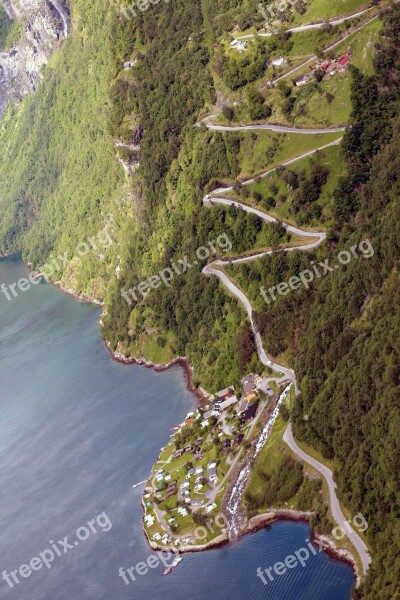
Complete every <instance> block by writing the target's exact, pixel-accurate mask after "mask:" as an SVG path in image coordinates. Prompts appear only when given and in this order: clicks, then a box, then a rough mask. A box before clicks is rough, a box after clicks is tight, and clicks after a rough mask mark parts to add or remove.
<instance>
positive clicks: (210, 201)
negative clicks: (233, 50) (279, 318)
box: [203, 131, 342, 395]
mask: <svg viewBox="0 0 400 600" xmlns="http://www.w3.org/2000/svg"><path fill="white" fill-rule="evenodd" d="M324 133H326V131H324ZM341 139H342V138H339V139H337V140H334V141H333V142H330V143H329V144H326V145H325V146H321V147H319V148H315V149H313V150H310V151H308V152H304V153H303V154H301V155H300V156H297V157H295V158H292V159H290V160H287V161H285V162H284V163H282V164H283V165H285V166H287V165H289V164H293V163H294V162H297V161H299V160H301V159H302V158H305V157H307V156H310V155H312V154H315V153H316V152H318V151H321V150H323V149H325V148H328V147H330V146H335V145H338V144H340V141H341ZM277 168H278V167H274V168H272V169H269V170H268V171H266V172H265V173H263V174H262V175H260V177H266V176H267V175H268V174H270V173H272V172H273V171H275V170H276V169H277ZM254 181H255V179H249V180H247V181H245V182H244V183H243V185H249V184H251V183H253V182H254ZM232 189H233V188H232V187H225V188H219V189H217V190H214V191H213V192H212V195H211V194H207V195H206V196H204V198H203V204H204V205H205V206H208V207H212V206H213V205H214V204H222V205H225V206H235V207H236V208H238V209H240V210H244V211H245V212H248V213H252V214H254V215H256V216H257V217H259V218H260V219H262V220H263V221H266V222H268V223H277V222H278V219H276V218H275V217H272V216H271V215H268V214H266V213H265V212H263V211H261V210H259V209H257V208H254V207H252V206H248V205H247V204H243V203H242V202H239V201H236V200H232V199H230V198H221V197H218V196H219V194H224V193H227V192H230V191H232ZM282 226H283V227H284V228H285V229H286V231H288V232H289V233H291V234H293V235H296V236H301V237H305V236H306V237H309V238H311V239H312V241H310V242H309V243H308V244H301V245H298V246H294V247H286V248H282V250H281V251H283V252H293V251H294V250H302V251H306V250H312V249H314V248H317V247H318V246H319V245H320V244H321V243H322V242H323V241H324V240H325V238H326V233H325V232H323V231H312V232H310V231H304V230H303V229H300V228H299V227H295V226H294V225H289V224H288V223H282ZM273 252H275V251H274V250H269V251H260V252H256V253H254V254H253V255H251V256H245V257H241V258H234V259H218V260H215V261H213V262H212V263H210V264H208V265H206V266H205V267H204V269H203V273H204V275H206V276H210V275H215V276H216V277H218V279H219V280H220V281H221V283H222V284H223V285H224V286H225V287H226V288H227V289H228V290H229V291H230V292H231V294H233V295H234V296H235V297H236V298H237V299H238V300H240V302H241V303H242V305H243V306H244V308H245V310H246V312H247V316H248V318H249V321H250V325H251V328H252V330H253V334H254V339H255V343H256V348H257V354H258V357H259V359H260V361H261V363H262V364H263V365H265V366H268V367H270V368H272V369H274V370H275V371H280V372H281V373H284V375H285V376H286V377H287V378H288V379H290V381H293V384H294V388H295V393H296V395H297V394H298V393H299V389H298V386H297V380H296V375H295V372H294V371H293V370H292V369H289V368H287V367H285V366H283V365H280V364H279V363H277V362H275V361H273V360H272V358H271V357H269V356H268V355H267V353H266V351H265V349H264V346H263V344H262V340H261V335H260V332H259V331H258V329H257V327H256V324H255V322H254V319H253V308H252V306H251V302H250V300H249V299H248V298H247V296H246V295H245V294H244V292H243V291H242V290H241V289H240V288H239V287H238V286H237V285H235V284H234V283H233V282H232V281H231V280H230V279H229V277H228V276H227V275H226V274H225V273H224V272H223V271H222V270H221V267H224V266H226V265H229V264H242V263H246V262H250V261H253V260H257V259H258V258H262V257H263V256H267V255H268V254H272V253H273Z"/></svg>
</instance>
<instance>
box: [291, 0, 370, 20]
mask: <svg viewBox="0 0 400 600" xmlns="http://www.w3.org/2000/svg"><path fill="white" fill-rule="evenodd" d="M299 3H301V0H299ZM305 6H306V11H305V13H304V14H302V15H300V14H299V13H298V12H297V11H295V10H294V11H293V14H294V21H293V23H294V24H295V25H302V24H303V23H313V22H314V21H319V20H322V19H330V18H332V17H341V16H345V15H348V14H351V13H352V12H354V11H356V10H362V9H363V8H366V7H367V6H368V2H366V1H365V0H336V1H335V2H332V0H308V2H307V4H306V5H305Z"/></svg>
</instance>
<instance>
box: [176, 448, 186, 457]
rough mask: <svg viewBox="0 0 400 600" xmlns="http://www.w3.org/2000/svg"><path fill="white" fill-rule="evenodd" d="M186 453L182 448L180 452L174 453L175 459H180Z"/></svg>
mask: <svg viewBox="0 0 400 600" xmlns="http://www.w3.org/2000/svg"><path fill="white" fill-rule="evenodd" d="M184 452H185V451H184V450H182V449H181V448H180V449H179V450H177V451H176V452H174V458H180V457H181V456H182V454H184Z"/></svg>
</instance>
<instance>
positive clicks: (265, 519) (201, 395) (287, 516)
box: [0, 251, 361, 588]
mask: <svg viewBox="0 0 400 600" xmlns="http://www.w3.org/2000/svg"><path fill="white" fill-rule="evenodd" d="M17 254H19V251H15V252H10V253H8V254H3V255H0V259H5V258H9V257H11V256H13V255H17ZM27 266H28V268H30V265H29V264H27ZM49 283H51V284H52V285H54V286H55V287H58V288H59V289H60V290H61V291H62V292H63V293H65V294H67V295H69V296H71V297H72V298H74V299H76V300H80V301H83V302H86V303H88V304H92V305H95V306H98V307H103V306H104V302H101V301H99V300H95V299H93V298H90V297H89V296H86V295H85V294H79V293H77V292H75V291H74V290H73V289H70V288H66V287H64V286H63V285H62V284H61V282H60V281H56V282H53V281H49ZM99 322H100V323H101V317H100V319H99ZM101 337H102V339H103V342H104V345H105V346H106V348H107V349H108V351H109V352H110V353H111V356H112V358H113V360H115V361H116V362H119V363H121V364H126V365H130V364H137V365H141V366H144V367H146V368H148V369H153V370H154V371H156V372H163V371H167V370H168V369H170V368H172V367H174V366H176V365H179V366H180V367H181V368H182V369H183V371H184V377H185V382H186V386H187V389H188V391H189V392H191V393H193V394H194V395H195V396H196V397H197V398H198V400H200V401H205V400H207V399H208V397H209V396H210V394H209V393H208V392H206V391H205V390H203V389H202V388H200V387H199V388H196V387H195V386H194V385H193V371H194V369H193V367H192V366H191V364H190V362H189V360H188V359H187V357H185V356H178V357H176V358H174V359H172V360H171V361H169V362H168V363H163V364H157V363H154V362H152V361H147V360H146V359H145V358H139V359H137V358H133V357H126V356H125V355H123V354H121V353H120V352H117V351H114V350H113V349H112V348H111V346H110V343H109V341H108V340H107V339H106V338H105V337H104V336H103V335H102V334H101ZM141 505H142V508H143V509H144V503H143V496H142V498H141ZM310 515H311V513H306V512H301V511H290V510H284V509H281V510H279V509H277V510H274V509H271V510H270V511H269V512H266V513H262V514H260V515H255V516H254V517H251V518H250V519H247V517H246V521H247V522H246V525H245V526H244V527H241V528H240V531H239V537H238V539H240V538H241V537H243V536H245V535H247V534H249V533H255V532H257V531H258V530H260V529H265V528H267V527H268V526H269V525H271V524H272V523H274V522H277V521H302V522H308V523H309V518H310ZM310 530H311V540H312V541H316V542H318V541H321V542H322V543H323V551H324V552H326V553H327V554H328V555H329V556H331V557H332V558H333V559H335V560H338V561H341V562H345V563H347V564H348V565H349V566H350V567H351V568H352V570H353V574H354V578H355V588H358V587H359V585H360V583H361V577H360V574H359V572H358V568H357V563H356V561H355V559H354V557H353V555H352V553H351V552H350V551H348V550H342V549H340V548H337V546H336V545H335V542H334V541H333V540H332V539H331V538H329V537H327V536H326V535H323V534H318V533H316V532H314V530H313V529H312V528H311V527H310ZM143 532H144V535H145V537H146V539H147V542H148V544H149V546H150V548H151V549H152V550H154V551H157V550H159V551H165V550H170V551H171V552H173V553H175V554H184V553H189V552H205V551H207V550H211V549H217V548H220V547H221V546H225V545H231V544H232V541H231V540H229V537H228V534H227V532H226V531H225V530H224V531H223V532H222V533H221V534H220V535H218V536H217V537H216V538H214V539H213V540H211V541H209V542H207V543H205V544H202V545H196V546H193V545H186V546H183V547H182V546H180V547H179V548H175V547H172V546H159V545H158V544H157V543H156V542H154V541H152V540H150V539H149V537H148V534H147V531H146V528H145V527H144V521H143Z"/></svg>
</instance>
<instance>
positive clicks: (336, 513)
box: [283, 423, 371, 574]
mask: <svg viewBox="0 0 400 600" xmlns="http://www.w3.org/2000/svg"><path fill="white" fill-rule="evenodd" d="M283 441H284V442H285V443H286V444H287V445H288V446H289V448H290V449H291V450H292V451H293V452H294V453H295V454H296V455H297V456H298V457H299V458H301V459H302V460H304V461H305V462H306V463H308V464H309V465H311V466H312V467H313V468H314V469H316V470H317V471H319V472H320V473H321V475H322V476H323V478H324V479H325V481H326V483H327V484H328V488H329V495H330V507H331V511H332V515H333V518H334V519H335V521H336V523H337V524H338V525H339V527H340V528H341V529H342V531H343V532H344V533H345V534H346V536H347V537H348V539H349V540H350V541H351V543H352V544H353V546H354V547H355V548H356V550H357V552H358V554H359V556H360V559H361V563H362V568H363V571H364V574H365V573H366V572H367V570H368V567H369V565H370V564H371V556H370V554H369V552H368V548H367V546H366V545H365V544H364V542H363V541H362V539H361V538H360V536H359V535H358V534H357V533H356V532H355V531H354V529H353V528H352V527H351V525H350V524H349V522H348V521H347V520H346V518H345V516H344V514H343V512H342V509H341V508H340V503H339V500H338V498H337V495H336V483H335V482H334V479H333V475H332V472H331V471H330V469H328V467H326V466H325V465H323V464H322V463H320V462H319V461H318V460H316V459H315V458H313V457H312V456H310V455H309V454H306V452H304V451H303V450H302V449H301V448H300V447H299V446H298V445H297V443H296V441H295V439H294V437H293V431H292V425H291V423H289V425H288V426H287V428H286V429H285V432H284V434H283Z"/></svg>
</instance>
